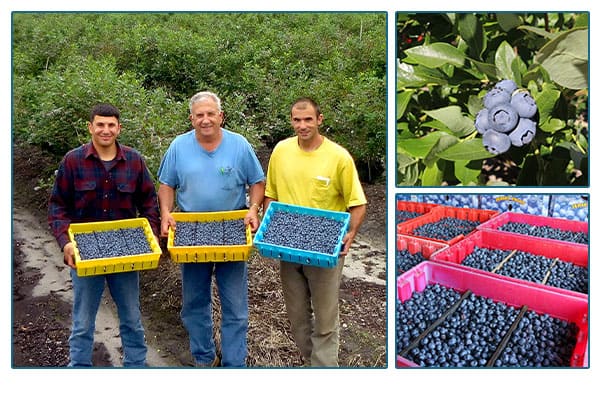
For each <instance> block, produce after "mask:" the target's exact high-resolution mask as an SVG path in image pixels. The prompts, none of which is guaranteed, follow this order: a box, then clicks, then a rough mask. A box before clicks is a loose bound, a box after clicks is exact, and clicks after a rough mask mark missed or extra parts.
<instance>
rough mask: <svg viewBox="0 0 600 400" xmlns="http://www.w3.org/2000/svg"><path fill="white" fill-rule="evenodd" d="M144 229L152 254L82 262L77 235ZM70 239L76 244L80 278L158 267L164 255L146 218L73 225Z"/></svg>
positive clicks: (70, 227)
mask: <svg viewBox="0 0 600 400" xmlns="http://www.w3.org/2000/svg"><path fill="white" fill-rule="evenodd" d="M140 227H141V228H143V230H144V234H145V235H146V239H148V243H149V244H150V248H151V249H152V253H147V254H136V255H131V256H121V257H106V258H95V259H90V260H82V259H81V255H80V253H79V249H78V247H77V241H76V240H75V235H76V234H81V233H92V232H99V231H110V230H115V229H120V228H140ZM68 234H69V238H70V239H71V241H72V242H73V243H74V244H75V265H76V266H77V275H78V276H90V275H104V274H114V273H117V272H129V271H138V270H146V269H155V268H157V267H158V260H159V258H160V255H161V254H162V250H161V249H160V245H159V244H158V242H157V241H156V239H155V237H154V233H153V232H152V228H150V223H149V222H148V220H147V219H146V218H131V219H120V220H114V221H101V222H82V223H73V224H71V225H70V226H69V231H68Z"/></svg>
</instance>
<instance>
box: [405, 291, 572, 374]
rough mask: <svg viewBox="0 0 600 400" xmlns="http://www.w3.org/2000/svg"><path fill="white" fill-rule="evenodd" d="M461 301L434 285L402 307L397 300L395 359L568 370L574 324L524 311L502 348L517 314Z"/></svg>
mask: <svg viewBox="0 0 600 400" xmlns="http://www.w3.org/2000/svg"><path fill="white" fill-rule="evenodd" d="M463 297H464V298H463V299H462V301H460V298H461V296H460V294H459V293H458V292H457V291H456V290H454V289H450V288H445V287H443V286H440V285H438V284H434V285H428V286H427V287H426V288H425V290H424V291H423V292H422V293H418V292H415V293H413V295H412V297H411V298H410V299H408V300H407V301H405V302H404V303H402V302H400V301H399V300H398V301H397V303H396V321H397V328H396V352H397V354H399V355H401V356H403V357H404V358H406V359H409V360H411V361H413V362H414V363H416V364H418V365H420V366H423V367H483V366H488V364H491V363H492V361H493V366H497V367H501V366H513V367H521V366H549V367H557V366H568V365H569V362H570V354H571V353H572V351H573V348H574V345H575V343H576V334H577V327H576V325H575V324H574V323H569V322H567V321H563V320H560V319H556V318H552V317H550V316H548V315H539V314H537V313H535V312H533V311H526V312H525V313H524V314H523V317H522V319H521V320H520V321H518V325H517V328H516V329H515V330H514V332H513V333H512V334H511V336H510V338H508V340H507V341H505V342H503V340H504V338H505V336H506V335H507V334H509V332H510V328H511V326H512V324H513V323H514V322H515V321H517V318H518V317H519V310H518V309H516V308H514V307H512V306H508V305H506V304H504V303H501V302H497V301H494V300H493V299H490V298H486V297H483V296H478V295H475V294H473V293H470V294H468V295H465V296H463ZM458 301H460V303H459V304H456V303H457V302H458ZM453 307H455V309H454V310H453V311H452V312H449V313H448V315H447V316H446V317H445V318H444V319H443V320H442V321H438V319H439V318H441V317H442V316H443V315H444V313H446V312H447V311H448V310H452V308H453ZM426 331H427V333H426V335H424V336H423V335H422V334H423V333H425V332H426ZM419 339H420V340H419ZM417 340H418V342H417ZM503 343H507V345H506V347H505V348H504V349H502V348H501V346H502V344H503ZM497 353H499V354H497ZM494 357H497V358H496V359H495V361H494Z"/></svg>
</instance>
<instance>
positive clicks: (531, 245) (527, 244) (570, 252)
mask: <svg viewBox="0 0 600 400" xmlns="http://www.w3.org/2000/svg"><path fill="white" fill-rule="evenodd" d="M519 236H520V237H518V238H517V239H515V236H514V235H511V234H509V233H506V232H500V231H490V230H485V231H483V230H481V231H476V232H474V233H473V234H471V235H469V236H468V237H467V238H465V239H464V240H461V241H460V242H458V243H455V244H453V245H452V246H450V247H448V248H446V249H443V250H441V251H439V252H437V253H436V254H434V255H433V256H432V257H431V260H432V261H437V262H440V263H444V264H451V265H453V266H457V267H459V268H461V269H466V270H471V271H477V272H479V273H482V274H484V275H492V276H497V277H499V278H500V279H506V280H511V281H518V282H524V281H523V280H522V279H517V278H513V277H509V276H504V275H499V274H496V273H493V272H489V271H483V270H480V269H477V268H472V267H468V266H466V265H462V264H461V263H462V261H463V260H464V259H465V257H467V256H468V255H469V254H471V253H472V252H473V251H474V250H475V246H478V247H485V248H488V249H494V250H518V251H524V252H527V253H531V254H535V255H539V256H544V257H548V258H558V259H559V260H562V261H566V262H570V263H572V264H573V265H575V266H579V267H582V268H587V267H588V261H589V257H588V248H587V246H581V245H577V244H576V243H569V242H562V241H555V242H557V243H553V242H552V241H549V240H542V239H539V238H536V237H534V236H526V235H519ZM527 284H529V285H531V286H538V287H544V288H547V289H549V290H555V291H559V292H564V293H570V294H573V295H576V296H580V297H585V298H587V296H588V295H587V294H585V293H578V292H573V291H570V290H567V289H561V288H557V287H553V286H547V285H543V284H541V283H535V282H529V281H527Z"/></svg>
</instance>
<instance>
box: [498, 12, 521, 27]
mask: <svg viewBox="0 0 600 400" xmlns="http://www.w3.org/2000/svg"><path fill="white" fill-rule="evenodd" d="M497 18H498V25H500V28H501V29H502V30H503V31H504V32H508V31H510V30H511V29H514V28H516V27H518V26H519V25H521V18H519V16H518V15H517V14H512V13H498V15H497Z"/></svg>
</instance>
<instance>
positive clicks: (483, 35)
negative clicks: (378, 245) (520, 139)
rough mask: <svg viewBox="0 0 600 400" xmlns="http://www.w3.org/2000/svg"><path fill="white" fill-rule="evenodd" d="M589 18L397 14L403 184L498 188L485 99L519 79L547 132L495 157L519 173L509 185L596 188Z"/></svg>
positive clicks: (541, 129)
mask: <svg viewBox="0 0 600 400" xmlns="http://www.w3.org/2000/svg"><path fill="white" fill-rule="evenodd" d="M588 17H589V16H588V14H586V13H583V14H577V13H571V14H569V13H547V14H530V13H523V14H512V13H497V14H471V13H469V14H467V13H451V14H426V13H417V14H397V45H398V49H397V55H398V60H397V61H398V62H397V73H396V87H397V95H396V98H397V101H396V118H397V132H396V147H397V157H396V167H397V174H396V178H397V179H396V181H397V184H398V185H424V186H426V185H431V186H440V185H446V184H450V185H481V184H494V182H486V181H485V178H484V174H483V173H482V165H483V163H484V161H485V160H488V159H492V158H493V155H492V154H490V153H488V152H487V151H486V150H485V149H484V148H483V146H482V142H481V137H480V136H478V134H477V131H476V130H475V127H474V119H475V116H476V115H477V113H478V112H479V110H481V108H483V104H482V98H483V96H484V95H485V93H486V92H487V91H488V90H489V89H490V88H491V87H493V85H494V84H495V83H496V82H498V81H500V80H502V79H511V80H514V81H515V82H516V83H517V85H518V86H519V87H523V88H526V89H528V90H529V91H530V93H531V94H532V96H533V97H534V99H535V100H536V103H537V105H538V116H537V118H538V128H537V134H536V137H535V139H534V141H533V142H532V143H531V144H529V145H527V146H525V147H523V148H514V147H513V148H511V150H509V152H508V153H505V154H504V155H502V156H498V157H496V161H499V162H501V163H514V164H516V165H517V166H518V167H519V168H520V174H519V176H518V177H517V178H516V180H515V181H513V182H510V181H509V182H504V184H506V183H509V184H517V185H531V186H556V185H588V184H589V183H588V174H587V169H588V131H587V110H588V71H589V61H588V58H589V57H588V50H589V45H588V40H589V39H588V38H589V31H588ZM489 161H490V162H491V160H489Z"/></svg>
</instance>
